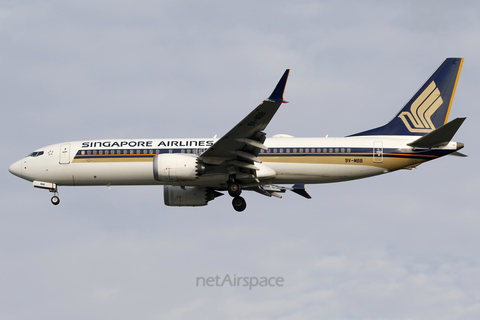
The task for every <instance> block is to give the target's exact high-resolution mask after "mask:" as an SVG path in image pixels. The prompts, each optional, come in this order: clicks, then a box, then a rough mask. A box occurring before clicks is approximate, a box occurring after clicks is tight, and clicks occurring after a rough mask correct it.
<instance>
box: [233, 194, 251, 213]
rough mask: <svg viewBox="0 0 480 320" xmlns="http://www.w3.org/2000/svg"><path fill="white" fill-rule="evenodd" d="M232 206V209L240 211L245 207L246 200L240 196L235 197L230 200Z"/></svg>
mask: <svg viewBox="0 0 480 320" xmlns="http://www.w3.org/2000/svg"><path fill="white" fill-rule="evenodd" d="M232 206H233V209H235V210H237V211H238V212H241V211H243V210H245V208H246V207H247V202H246V201H245V199H243V198H242V197H235V198H233V200H232Z"/></svg>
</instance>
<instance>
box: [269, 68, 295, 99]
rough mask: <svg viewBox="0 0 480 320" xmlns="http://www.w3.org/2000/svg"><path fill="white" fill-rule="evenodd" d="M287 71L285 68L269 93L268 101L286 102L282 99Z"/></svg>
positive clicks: (288, 70)
mask: <svg viewBox="0 0 480 320" xmlns="http://www.w3.org/2000/svg"><path fill="white" fill-rule="evenodd" d="M289 72H290V69H287V70H285V73H284V74H283V76H282V78H281V79H280V81H279V82H278V84H277V86H276V87H275V89H274V90H273V92H272V94H271V95H270V97H268V100H269V101H273V102H281V103H288V102H287V101H285V100H283V92H284V91H285V86H286V85H287V79H288V74H289Z"/></svg>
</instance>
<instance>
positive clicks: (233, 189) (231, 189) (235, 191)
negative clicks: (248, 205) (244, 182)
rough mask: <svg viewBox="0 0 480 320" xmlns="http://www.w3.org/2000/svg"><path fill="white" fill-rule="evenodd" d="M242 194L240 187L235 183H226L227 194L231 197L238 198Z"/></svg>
mask: <svg viewBox="0 0 480 320" xmlns="http://www.w3.org/2000/svg"><path fill="white" fill-rule="evenodd" d="M241 193H242V186H241V185H240V184H239V183H238V182H237V181H229V182H228V194H229V195H230V196H231V197H234V198H236V197H238V196H239V195H240V194H241Z"/></svg>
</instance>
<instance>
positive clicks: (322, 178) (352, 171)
mask: <svg viewBox="0 0 480 320" xmlns="http://www.w3.org/2000/svg"><path fill="white" fill-rule="evenodd" d="M263 164H265V165H267V166H269V167H270V168H272V169H273V170H275V171H276V172H277V176H276V178H275V180H274V183H329V182H340V181H348V180H355V179H361V178H366V177H371V176H375V175H379V174H382V173H385V169H384V168H381V167H374V166H366V165H341V164H311V163H281V162H270V163H268V162H264V163H263Z"/></svg>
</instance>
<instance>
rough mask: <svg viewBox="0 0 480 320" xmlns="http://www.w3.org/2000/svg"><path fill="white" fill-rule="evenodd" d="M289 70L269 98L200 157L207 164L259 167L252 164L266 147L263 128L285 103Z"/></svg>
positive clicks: (248, 167)
mask: <svg viewBox="0 0 480 320" xmlns="http://www.w3.org/2000/svg"><path fill="white" fill-rule="evenodd" d="M289 72H290V70H289V69H287V70H286V71H285V73H284V74H283V76H282V78H281V79H280V81H279V82H278V84H277V86H276V87H275V89H274V90H273V92H272V94H271V95H270V97H269V98H268V99H266V100H264V101H263V102H262V103H261V104H260V105H259V106H258V107H256V108H255V109H254V110H253V111H252V112H250V114H249V115H248V116H246V117H245V118H244V119H243V120H242V121H240V122H239V123H238V124H237V125H236V126H235V127H233V129H232V130H230V131H229V132H228V133H227V134H226V135H224V136H223V137H222V138H220V139H219V140H218V141H217V142H215V144H214V145H213V146H211V147H210V148H208V149H207V150H206V151H205V152H204V153H203V154H202V155H201V156H200V159H201V160H202V161H203V162H204V163H207V164H213V165H218V164H221V163H223V162H225V161H233V162H232V165H234V166H237V167H243V168H247V169H256V167H255V166H254V165H253V163H255V162H260V161H259V160H258V158H257V156H258V153H259V152H260V150H261V149H264V150H266V149H267V148H266V147H265V146H264V145H263V142H264V141H265V138H266V135H265V133H264V132H263V131H262V130H264V129H265V128H266V127H267V125H268V123H269V122H270V120H272V118H273V116H274V115H275V113H276V112H277V110H278V108H279V107H280V105H281V104H282V103H286V101H284V100H283V92H284V90H285V85H286V84H287V78H288V74H289Z"/></svg>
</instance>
